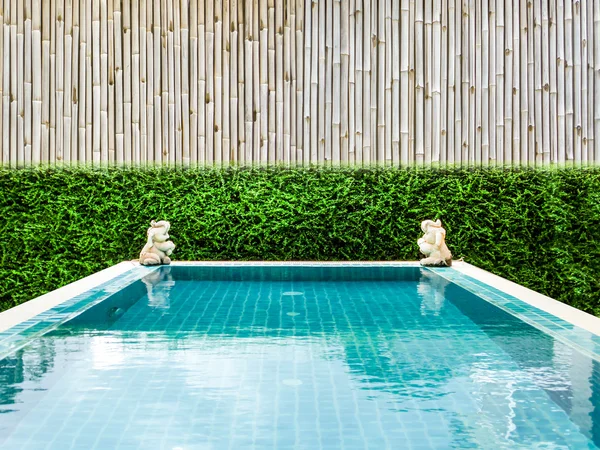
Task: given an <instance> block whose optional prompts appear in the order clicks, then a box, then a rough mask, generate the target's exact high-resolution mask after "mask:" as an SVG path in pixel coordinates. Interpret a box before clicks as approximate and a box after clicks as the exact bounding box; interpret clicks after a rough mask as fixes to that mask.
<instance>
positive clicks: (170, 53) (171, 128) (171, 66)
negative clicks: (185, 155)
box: [125, 1, 181, 166]
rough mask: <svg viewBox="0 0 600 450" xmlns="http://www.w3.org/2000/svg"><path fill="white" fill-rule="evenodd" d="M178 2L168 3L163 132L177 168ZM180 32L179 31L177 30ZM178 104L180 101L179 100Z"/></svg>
mask: <svg viewBox="0 0 600 450" xmlns="http://www.w3.org/2000/svg"><path fill="white" fill-rule="evenodd" d="M176 3H177V2H171V1H167V24H166V26H167V29H166V31H163V32H166V36H167V61H168V66H167V67H166V68H165V74H166V75H165V79H168V80H169V82H168V83H167V85H166V92H167V93H166V98H167V111H166V116H167V117H166V118H165V119H163V120H164V122H163V123H164V124H165V126H166V129H167V130H168V133H166V131H165V130H163V133H166V134H167V137H166V139H167V144H166V145H167V148H168V151H169V165H171V166H175V165H176V163H177V160H178V156H179V155H180V153H181V148H180V147H178V146H177V131H178V130H177V121H176V116H175V110H176V100H175V99H176V97H177V92H176V84H177V85H178V84H179V81H178V75H180V74H181V67H180V66H179V61H178V58H177V55H176V54H175V34H176V32H175V15H176V13H175V8H174V5H175V4H176ZM177 31H179V30H177ZM164 97H165V93H163V98H164ZM177 102H178V100H177ZM125 114H127V107H126V108H125ZM128 128H129V127H127V128H126V130H125V140H127V129H128Z"/></svg>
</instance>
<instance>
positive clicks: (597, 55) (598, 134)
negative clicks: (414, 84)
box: [5, 0, 600, 164]
mask: <svg viewBox="0 0 600 450" xmlns="http://www.w3.org/2000/svg"><path fill="white" fill-rule="evenodd" d="M593 1H594V38H595V39H597V40H598V42H594V64H595V65H594V162H595V163H596V164H597V163H600V106H599V105H600V0H593ZM560 3H561V2H558V6H557V11H558V12H559V14H558V18H557V25H558V28H559V31H558V32H557V34H558V35H559V36H560V24H559V21H560V8H561V5H560ZM5 39H6V37H5ZM559 39H560V37H559ZM5 42H6V41H5ZM558 83H559V86H562V85H561V84H560V67H559V81H558ZM560 94H561V91H560V90H559V110H560ZM5 114H6V113H5ZM559 139H560V121H559ZM559 155H560V153H559Z"/></svg>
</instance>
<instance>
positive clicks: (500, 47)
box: [495, 0, 510, 165]
mask: <svg viewBox="0 0 600 450" xmlns="http://www.w3.org/2000/svg"><path fill="white" fill-rule="evenodd" d="M504 12H505V11H504V0H496V155H495V156H496V162H497V163H498V164H500V165H503V164H505V160H504V156H505V152H504V148H505V146H506V145H510V142H508V143H507V142H506V141H505V134H504V124H505V110H504V100H505V98H504V78H505V71H504V58H505V56H504V45H505V39H504Z"/></svg>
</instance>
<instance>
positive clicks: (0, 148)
mask: <svg viewBox="0 0 600 450" xmlns="http://www.w3.org/2000/svg"><path fill="white" fill-rule="evenodd" d="M34 6H35V5H34ZM38 8H39V5H38ZM8 15H10V2H7V3H6V4H5V5H3V4H1V3H0V26H1V27H2V29H1V30H0V52H2V53H0V76H2V79H0V99H2V102H4V83H3V79H4V78H6V77H7V76H10V75H9V74H10V72H9V74H5V73H4V58H5V56H6V49H5V48H4V30H5V29H6V23H5V21H6V20H10V19H9V18H8ZM40 17H41V9H40ZM34 20H35V19H34ZM40 21H41V19H40ZM40 40H41V39H40ZM40 47H41V42H40ZM40 53H41V48H40ZM39 57H40V58H41V54H40V55H39ZM7 67H8V66H7ZM4 126H5V125H4V106H0V167H4V166H9V165H10V161H9V156H10V154H5V152H6V151H7V150H8V146H7V147H5V146H4V142H3V137H4Z"/></svg>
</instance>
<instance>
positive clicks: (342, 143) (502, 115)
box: [0, 0, 600, 167]
mask: <svg viewBox="0 0 600 450" xmlns="http://www.w3.org/2000/svg"><path fill="white" fill-rule="evenodd" d="M0 24H1V27H2V28H1V30H0V52H1V55H0V76H1V77H2V79H1V80H0V99H1V105H0V147H1V148H0V164H3V165H7V166H9V167H22V166H28V165H37V164H91V165H108V164H117V165H121V164H135V165H140V166H150V165H155V164H165V165H172V166H185V167H187V166H196V165H205V164H208V165H213V164H217V165H230V164H239V165H253V164H254V165H265V164H266V165H276V164H284V165H286V166H294V165H309V164H319V165H334V166H340V165H341V166H346V165H356V166H360V165H365V166H369V165H373V164H374V165H393V166H401V167H405V166H410V165H421V164H435V165H438V164H439V165H465V166H468V165H477V166H479V165H482V166H488V165H513V166H518V165H527V166H538V165H548V164H559V165H565V164H566V165H579V164H594V163H598V162H600V138H599V137H598V136H599V135H600V1H599V0H577V1H573V2H563V1H561V0H541V1H535V2H524V1H520V0H493V1H490V2H478V1H475V0H215V1H207V0H175V1H171V0H85V1H84V0H48V1H46V0H2V1H0Z"/></svg>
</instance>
